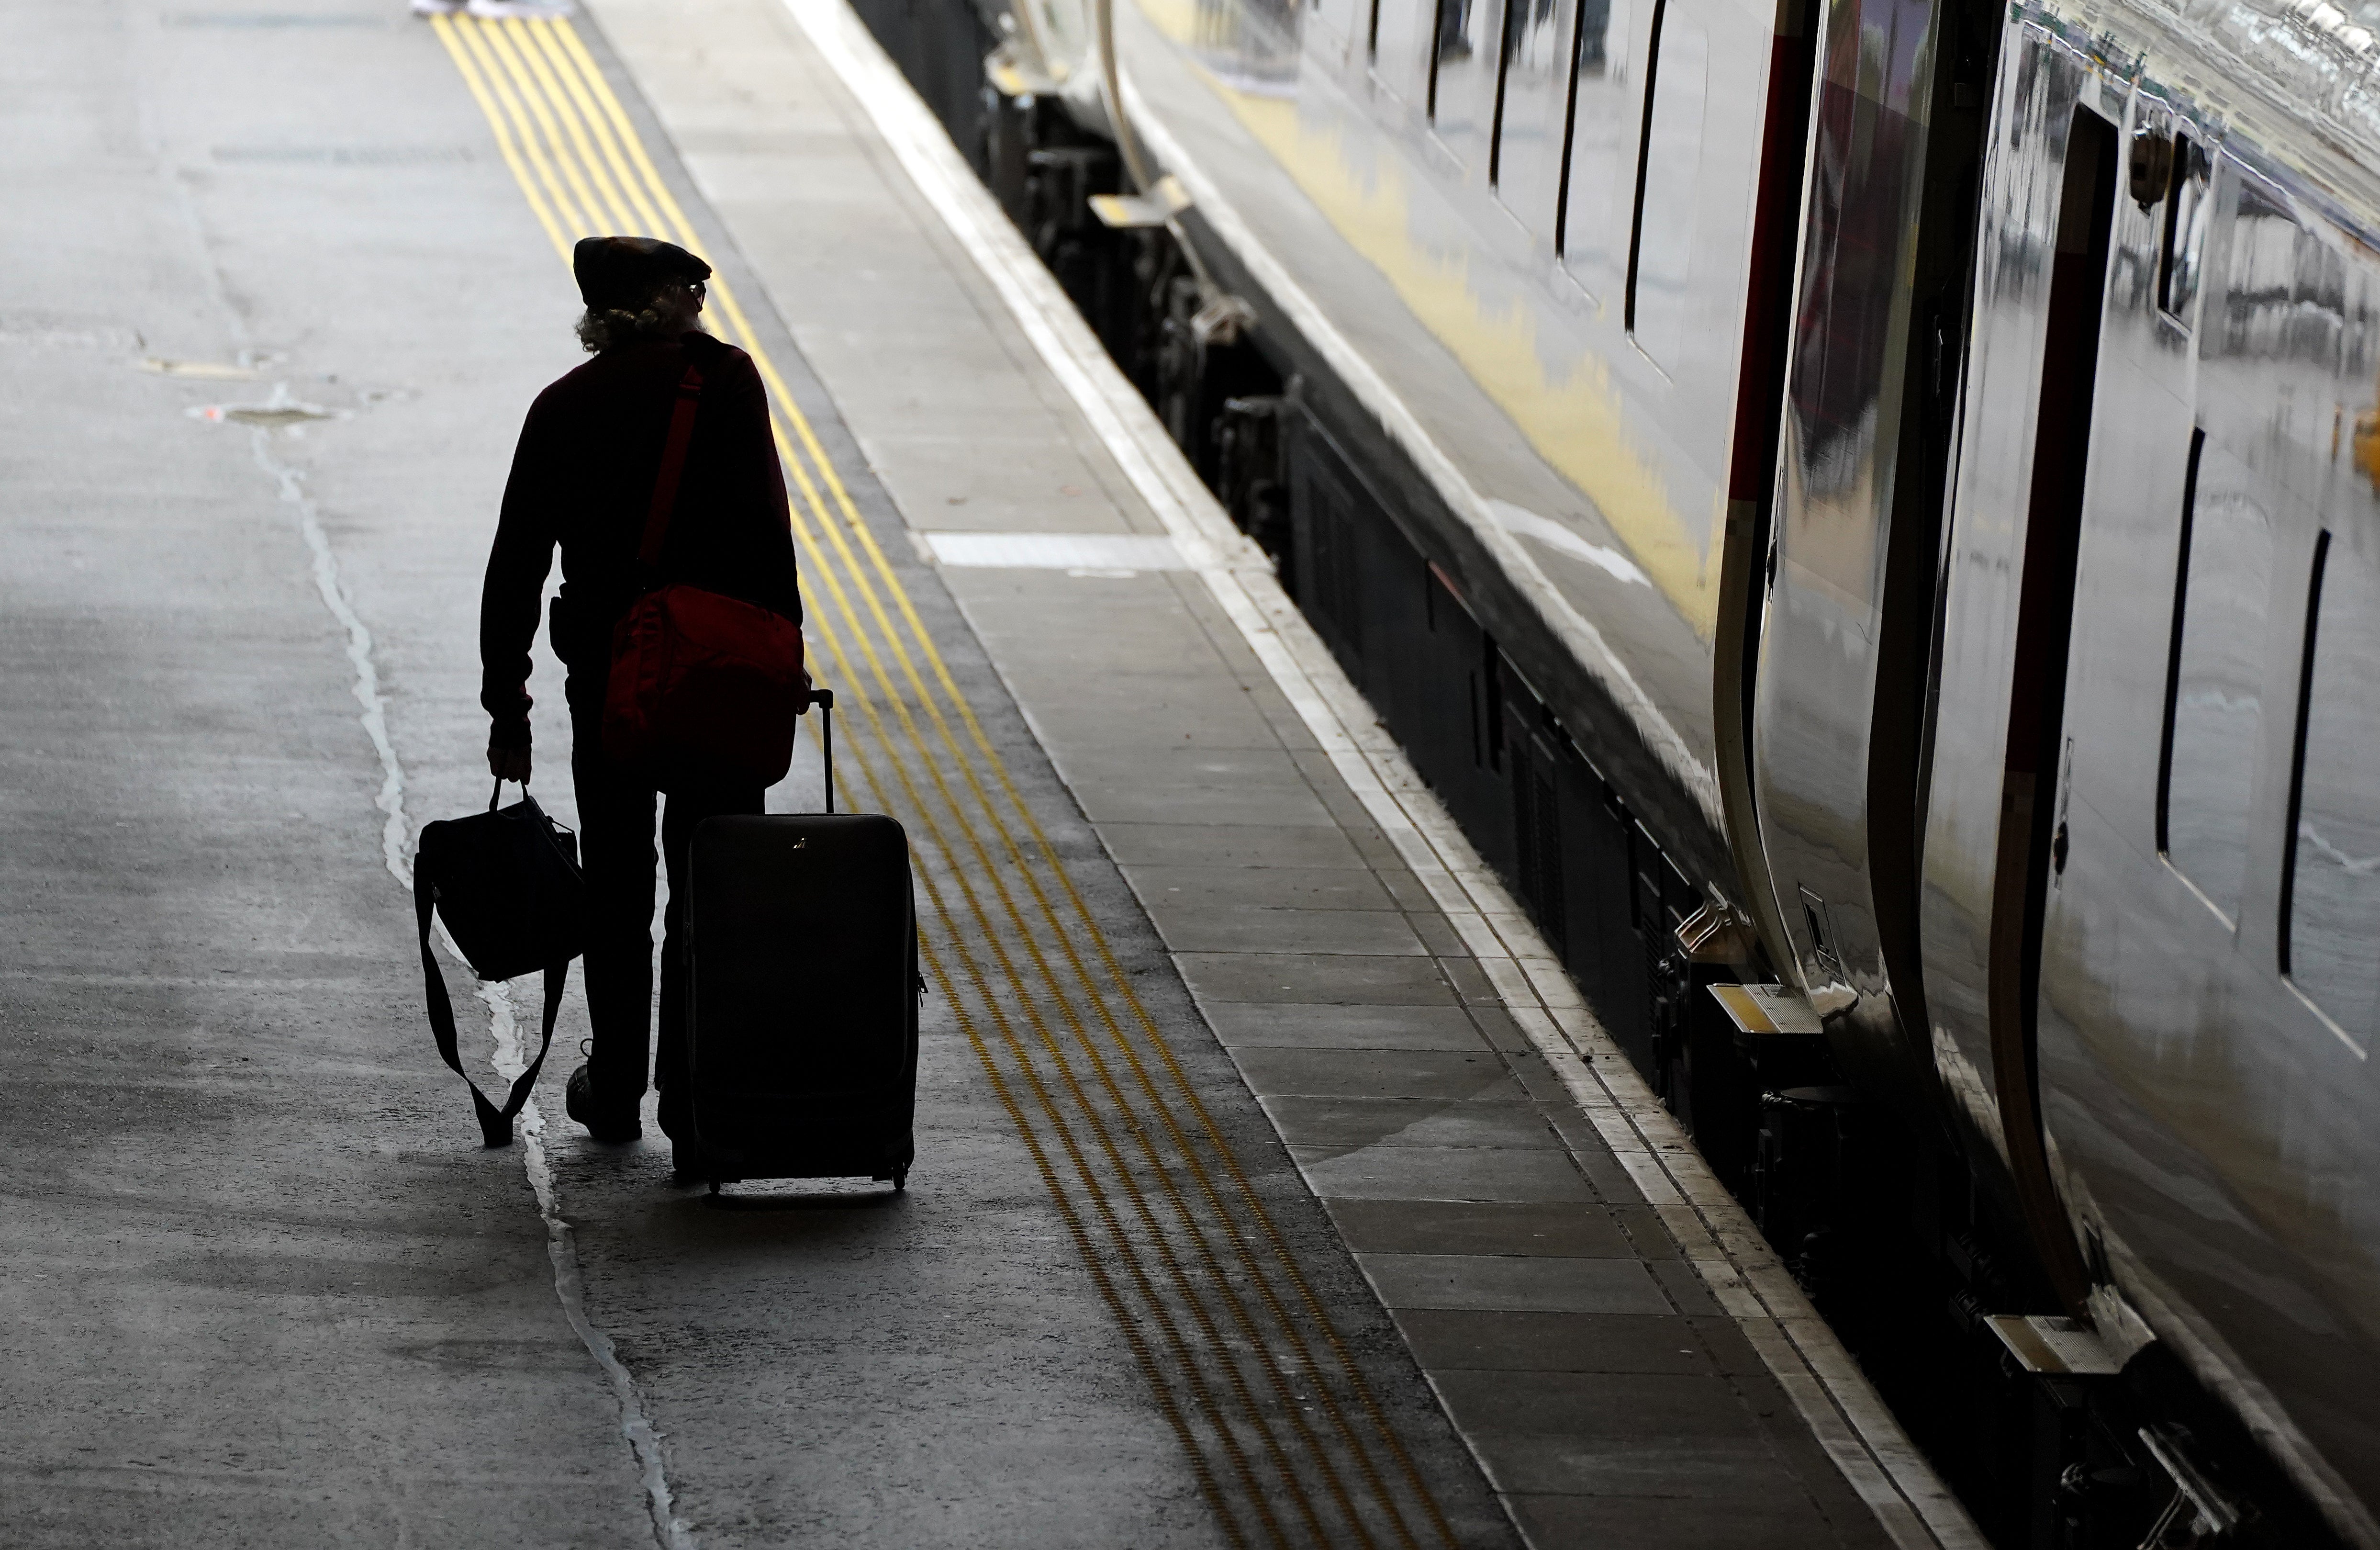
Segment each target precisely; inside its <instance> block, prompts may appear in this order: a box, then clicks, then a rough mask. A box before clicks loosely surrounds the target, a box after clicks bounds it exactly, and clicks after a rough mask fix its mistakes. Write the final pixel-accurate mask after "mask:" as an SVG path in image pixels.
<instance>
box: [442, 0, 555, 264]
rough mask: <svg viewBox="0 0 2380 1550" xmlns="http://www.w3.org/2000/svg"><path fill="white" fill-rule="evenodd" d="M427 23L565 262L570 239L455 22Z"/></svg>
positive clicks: (538, 221) (532, 208)
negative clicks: (526, 163) (540, 190)
mask: <svg viewBox="0 0 2380 1550" xmlns="http://www.w3.org/2000/svg"><path fill="white" fill-rule="evenodd" d="M430 26H431V31H434V32H436V33H437V34H438V41H439V42H440V43H443V44H445V45H446V53H447V56H448V57H450V58H452V59H453V60H454V61H455V71H456V72H457V73H458V74H460V75H461V76H462V78H463V84H464V86H465V87H466V88H468V90H469V92H470V93H471V100H472V101H473V102H475V103H478V104H480V112H481V113H482V114H484V115H486V116H487V120H488V128H491V129H492V130H494V131H495V136H496V151H497V153H498V154H500V155H502V156H503V157H504V165H506V166H508V167H510V168H511V169H512V174H513V181H514V182H516V183H517V184H519V185H520V190H521V192H522V193H523V194H524V195H526V196H528V208H529V214H533V215H535V216H536V217H537V224H538V225H539V226H543V227H544V228H545V235H546V237H547V238H548V239H549V240H551V241H552V242H553V250H554V251H555V252H557V253H560V254H561V255H562V258H563V262H565V263H566V262H569V260H570V239H569V238H566V237H565V236H563V235H562V228H561V227H560V226H556V225H554V222H553V213H552V212H551V211H549V210H548V209H546V207H545V201H544V200H543V199H542V198H540V196H539V194H538V191H537V185H536V184H534V183H532V182H530V181H529V177H528V171H527V169H525V168H524V167H523V166H522V165H521V159H520V153H519V152H518V151H516V149H514V146H513V135H512V129H511V128H510V127H509V126H508V125H506V124H505V122H504V116H502V115H501V114H499V113H498V112H497V111H496V104H495V103H494V102H493V100H492V99H491V98H490V97H489V95H488V89H487V88H486V87H485V86H484V85H482V84H480V71H479V67H478V66H476V65H474V64H473V63H472V62H471V56H470V55H469V53H468V52H467V51H466V49H465V48H464V45H463V42H462V40H461V39H460V38H459V37H458V36H456V30H455V24H454V23H453V22H451V21H449V20H448V19H446V18H444V17H443V16H432V17H431V18H430Z"/></svg>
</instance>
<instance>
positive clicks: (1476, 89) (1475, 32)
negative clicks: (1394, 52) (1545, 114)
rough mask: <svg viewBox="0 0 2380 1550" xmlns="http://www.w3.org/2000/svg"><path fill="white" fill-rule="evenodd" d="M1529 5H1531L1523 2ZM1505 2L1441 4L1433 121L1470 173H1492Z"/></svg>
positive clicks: (1451, 0)
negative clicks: (1490, 141) (1490, 159)
mask: <svg viewBox="0 0 2380 1550" xmlns="http://www.w3.org/2000/svg"><path fill="white" fill-rule="evenodd" d="M1518 3H1520V4H1526V3H1527V0H1518ZM1503 19H1504V5H1503V0H1438V41H1437V47H1436V49H1435V51H1434V53H1433V54H1432V55H1431V60H1430V80H1429V116H1430V122H1431V123H1432V124H1433V125H1435V126H1436V127H1437V129H1438V138H1439V143H1440V144H1442V145H1444V146H1445V147H1446V148H1447V149H1448V150H1449V151H1451V152H1452V153H1454V159H1455V160H1456V161H1458V162H1460V163H1462V164H1463V165H1464V166H1465V167H1476V168H1478V169H1479V170H1480V171H1482V172H1485V171H1486V170H1487V169H1488V135H1489V132H1490V130H1491V129H1493V128H1494V127H1495V121H1496V75H1497V60H1498V55H1499V54H1500V52H1501V49H1500V42H1499V40H1500V35H1501V33H1502V32H1503Z"/></svg>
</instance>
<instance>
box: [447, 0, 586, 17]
mask: <svg viewBox="0 0 2380 1550" xmlns="http://www.w3.org/2000/svg"><path fill="white" fill-rule="evenodd" d="M463 8H464V9H465V10H467V11H468V12H469V13H471V15H473V16H475V17H478V18H480V20H481V21H538V20H546V21H558V20H560V19H561V18H564V17H566V16H568V15H570V14H571V13H572V12H573V11H575V10H577V6H573V5H572V4H571V3H570V0H467V3H466V4H465V6H463Z"/></svg>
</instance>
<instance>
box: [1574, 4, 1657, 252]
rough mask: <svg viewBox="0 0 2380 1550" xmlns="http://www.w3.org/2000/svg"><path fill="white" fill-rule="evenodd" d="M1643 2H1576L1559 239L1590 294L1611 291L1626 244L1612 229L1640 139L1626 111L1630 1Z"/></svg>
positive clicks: (1616, 220)
mask: <svg viewBox="0 0 2380 1550" xmlns="http://www.w3.org/2000/svg"><path fill="white" fill-rule="evenodd" d="M1642 4H1645V0H1581V3H1580V5H1579V11H1578V40H1577V43H1576V44H1575V45H1574V46H1573V49H1572V54H1573V59H1574V62H1575V63H1574V67H1573V71H1572V76H1571V90H1570V98H1571V100H1570V111H1569V115H1568V117H1569V125H1568V130H1567V133H1566V134H1565V136H1564V138H1563V147H1562V173H1561V196H1560V205H1559V206H1558V207H1557V212H1556V216H1555V226H1554V246H1555V247H1556V248H1557V249H1558V250H1560V252H1561V255H1562V264H1563V266H1564V267H1565V268H1567V269H1568V270H1569V271H1570V272H1571V275H1573V277H1574V278H1575V279H1576V280H1577V281H1578V283H1579V284H1580V285H1581V286H1584V287H1585V288H1586V291H1587V294H1588V295H1590V296H1609V295H1610V294H1611V287H1612V284H1613V282H1614V281H1615V280H1616V279H1617V278H1618V274H1617V271H1618V269H1619V265H1620V261H1621V255H1622V254H1623V253H1624V252H1625V251H1626V250H1625V249H1624V248H1622V247H1621V245H1620V243H1619V242H1618V241H1615V240H1614V239H1613V233H1614V227H1615V226H1617V225H1618V220H1619V217H1620V216H1621V214H1622V213H1621V210H1620V209H1619V203H1620V194H1621V189H1622V187H1623V183H1622V178H1623V177H1625V176H1626V174H1627V173H1628V171H1630V170H1631V167H1630V158H1631V157H1633V155H1634V153H1635V150H1636V139H1637V137H1636V132H1635V125H1634V123H1633V115H1632V114H1631V113H1630V112H1629V111H1628V109H1629V103H1628V73H1629V72H1628V38H1629V28H1630V26H1631V20H1630V18H1631V15H1632V9H1631V8H1632V7H1633V6H1637V5H1642ZM1623 240H1624V238H1623Z"/></svg>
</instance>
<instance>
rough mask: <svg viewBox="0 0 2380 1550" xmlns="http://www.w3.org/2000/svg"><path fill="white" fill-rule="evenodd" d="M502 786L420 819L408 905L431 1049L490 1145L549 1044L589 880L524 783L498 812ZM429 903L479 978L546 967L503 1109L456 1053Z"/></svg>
mask: <svg viewBox="0 0 2380 1550" xmlns="http://www.w3.org/2000/svg"><path fill="white" fill-rule="evenodd" d="M503 794H504V782H503V781H501V780H500V781H498V782H496V788H495V790H494V791H492V792H491V793H490V794H489V797H488V811H487V812H475V813H473V814H471V816H469V817H468V818H450V819H446V820H443V821H442V822H439V823H436V824H427V825H425V826H424V827H423V829H422V831H421V843H420V844H419V847H418V848H416V849H415V851H414V856H413V912H414V915H415V917H416V919H417V920H418V921H419V923H420V927H421V979H422V993H423V995H424V996H425V997H426V999H427V1000H428V1001H429V1003H430V1028H431V1032H432V1033H434V1034H435V1035H436V1036H437V1039H438V1053H439V1054H440V1055H441V1056H443V1057H444V1058H445V1061H446V1064H447V1065H448V1066H450V1067H452V1068H454V1071H455V1075H456V1076H458V1077H461V1078H462V1079H463V1080H464V1081H465V1082H466V1083H468V1085H469V1087H470V1089H471V1103H472V1106H473V1107H474V1109H476V1110H477V1112H478V1114H479V1117H480V1136H481V1137H482V1138H483V1139H484V1140H485V1141H487V1143H488V1144H489V1145H490V1146H510V1145H511V1144H512V1140H513V1119H514V1117H516V1115H518V1114H519V1113H520V1111H521V1106H522V1105H525V1104H527V1103H528V1094H529V1090H530V1089H531V1088H533V1087H535V1086H536V1085H537V1073H538V1071H539V1070H540V1068H542V1067H543V1066H544V1065H545V1052H546V1051H547V1050H548V1049H551V1048H552V1047H553V1019H554V1017H555V1016H556V1014H558V1013H559V1012H560V1011H561V1010H562V987H563V984H564V982H565V981H566V980H567V979H568V977H569V974H570V960H571V959H572V958H577V956H578V953H579V949H580V948H581V946H584V944H585V942H586V919H585V917H586V894H587V885H586V881H585V879H584V878H582V877H581V876H580V874H579V871H578V838H577V836H576V835H574V834H572V833H571V832H570V831H569V830H568V829H566V828H565V827H563V826H562V825H561V824H557V823H555V822H554V821H553V819H551V818H549V817H547V816H546V815H545V810H544V809H542V808H540V807H539V806H538V805H537V799H536V798H534V797H532V796H530V795H529V794H528V787H527V786H526V785H524V786H523V787H521V799H520V800H519V801H517V802H515V803H514V804H513V805H512V806H510V807H508V808H504V809H503V810H502V811H501V812H500V811H498V810H497V807H496V800H497V799H498V798H499V797H501V796H503ZM432 909H435V910H436V911H437V913H438V917H439V919H441V920H443V921H445V922H446V930H447V932H448V934H450V935H452V936H453V937H454V938H455V946H458V947H460V948H462V949H463V957H464V958H465V960H466V961H468V963H469V964H470V966H471V972H473V973H475V974H477V975H478V976H479V977H480V979H482V980H509V979H513V978H515V977H516V976H518V975H522V974H527V973H528V972H530V971H531V970H544V971H545V1033H544V1037H543V1039H542V1040H541V1041H540V1043H539V1044H538V1048H537V1058H536V1059H535V1060H532V1061H530V1062H529V1063H528V1069H527V1070H525V1071H523V1072H522V1073H521V1074H520V1080H517V1081H516V1082H514V1083H513V1089H512V1092H511V1094H510V1095H509V1096H508V1097H506V1098H505V1100H504V1107H503V1108H501V1109H500V1108H498V1107H496V1105H493V1104H492V1103H490V1102H489V1101H488V1096H487V1094H486V1093H484V1092H480V1084H479V1083H478V1082H475V1081H472V1080H471V1075H470V1073H469V1072H468V1071H466V1070H464V1069H463V1060H462V1056H460V1055H459V1054H458V1053H457V1052H456V1049H455V1007H454V1004H453V1003H452V1002H451V1001H449V1000H448V999H447V995H446V980H445V976H443V974H441V973H440V972H439V971H438V960H437V959H436V958H434V957H432V956H431V951H430V915H431V910H432Z"/></svg>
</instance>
